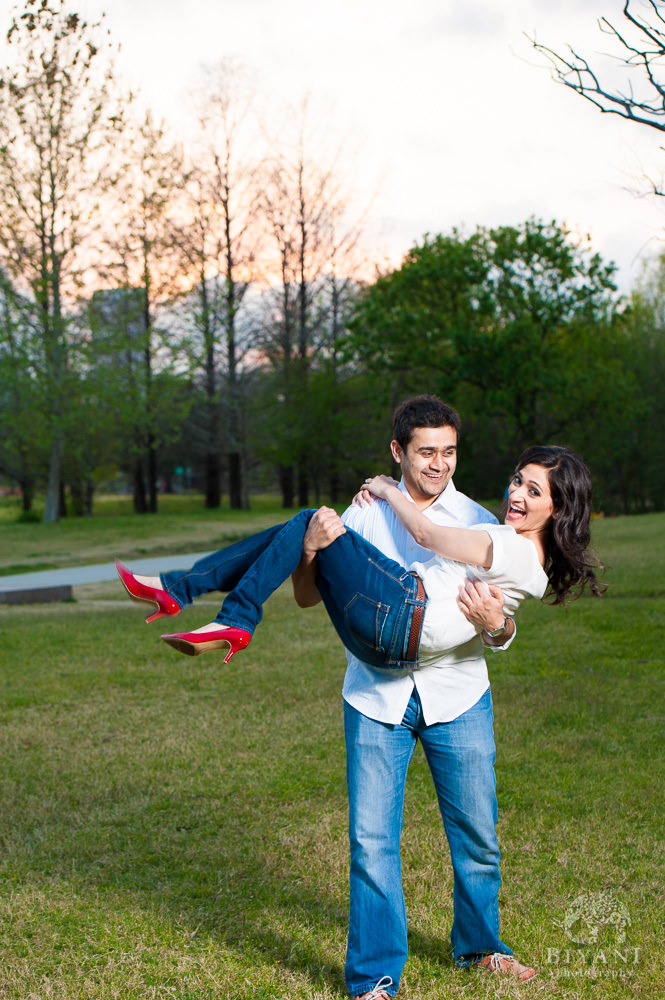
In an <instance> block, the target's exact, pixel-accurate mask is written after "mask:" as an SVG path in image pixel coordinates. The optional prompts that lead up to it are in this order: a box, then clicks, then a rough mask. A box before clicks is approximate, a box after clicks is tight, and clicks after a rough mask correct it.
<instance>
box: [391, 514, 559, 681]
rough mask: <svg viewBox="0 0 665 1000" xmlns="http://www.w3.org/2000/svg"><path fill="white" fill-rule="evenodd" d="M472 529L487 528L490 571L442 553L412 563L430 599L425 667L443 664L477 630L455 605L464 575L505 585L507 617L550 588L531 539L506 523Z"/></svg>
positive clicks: (422, 654)
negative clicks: (490, 553) (489, 547)
mask: <svg viewBox="0 0 665 1000" xmlns="http://www.w3.org/2000/svg"><path fill="white" fill-rule="evenodd" d="M471 530H474V531H485V532H487V534H488V535H489V536H490V538H491V539H492V566H491V568H490V569H488V570H485V569H482V568H481V567H480V566H467V565H465V564H464V563H458V562H452V561H451V560H449V559H444V558H443V557H442V556H438V555H433V556H432V557H431V558H430V559H428V560H427V561H426V562H414V563H412V564H411V566H410V567H409V569H410V570H412V571H413V572H414V573H417V574H418V576H419V577H420V579H421V580H422V581H423V584H424V587H425V592H426V594H427V598H428V600H427V606H426V608H425V618H424V621H423V628H422V633H421V637H420V651H419V654H418V662H419V665H420V666H421V667H435V666H444V665H445V664H447V663H448V656H449V653H450V650H451V649H454V648H455V647H457V646H462V645H463V644H464V643H466V642H469V640H471V639H473V638H474V636H475V635H476V634H477V633H478V631H479V629H477V628H476V627H475V626H473V625H472V624H471V622H469V621H467V619H466V618H465V617H464V615H463V614H462V612H461V611H460V609H459V606H458V604H457V595H458V592H459V587H460V585H461V584H462V583H463V582H464V580H465V578H469V577H470V578H474V579H478V580H482V581H484V582H485V583H488V584H490V583H492V584H496V585H497V586H499V587H501V589H502V590H503V593H504V598H505V601H504V613H505V614H506V615H513V614H514V613H515V611H516V610H517V608H518V607H519V605H520V603H521V602H522V601H523V600H524V598H525V597H537V598H540V597H542V596H543V594H544V593H545V590H546V588H547V576H546V575H545V571H544V570H543V568H542V566H541V565H540V562H539V560H538V553H537V551H536V546H535V545H534V544H533V542H531V541H529V539H528V538H525V537H524V536H523V535H518V534H517V532H516V531H515V530H514V529H513V528H511V527H510V525H507V524H505V525H499V524H482V525H481V524H479V525H474V526H473V528H472V529H471Z"/></svg>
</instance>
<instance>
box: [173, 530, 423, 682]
mask: <svg viewBox="0 0 665 1000" xmlns="http://www.w3.org/2000/svg"><path fill="white" fill-rule="evenodd" d="M314 513H315V511H314V510H302V511H300V513H299V514H296V515H295V517H292V518H291V520H290V521H287V523H286V524H279V525H276V526H275V527H274V528H268V529H267V530H266V531H262V532H261V533H260V534H258V535H253V536H252V537H251V538H246V539H243V540H242V541H240V542H236V543H235V544H233V545H230V546H229V547H228V548H226V549H220V550H219V552H213V553H212V554H211V555H209V556H205V557H204V558H203V559H200V560H199V561H198V562H196V563H195V564H194V565H193V566H192V568H191V569H189V570H184V571H178V572H173V573H164V574H162V576H161V580H162V585H163V587H164V589H165V590H166V591H167V592H168V593H169V594H170V595H171V597H173V598H174V599H175V600H176V601H177V602H178V604H180V606H181V607H182V606H184V605H186V604H191V602H192V601H193V600H194V599H195V598H197V597H199V596H200V595H201V594H207V593H210V591H213V590H221V591H230V593H228V594H227V596H226V598H225V599H224V602H223V604H222V607H221V609H220V611H219V614H218V615H217V616H216V619H215V620H216V621H218V622H220V623H223V624H225V625H234V626H236V627H237V628H243V629H245V630H246V631H247V632H253V631H254V629H255V628H256V626H257V625H258V623H259V622H260V621H261V618H262V615H263V604H264V602H265V601H266V600H267V599H268V598H269V597H270V595H271V594H272V593H273V591H275V590H276V589H277V587H279V586H280V584H282V583H283V582H284V581H285V580H287V579H288V578H289V576H290V575H291V573H293V571H294V570H295V569H296V567H297V565H298V563H299V562H300V559H301V556H302V544H303V538H304V536H305V532H306V530H307V526H308V524H309V522H310V520H311V518H312V515H313V514H314ZM317 563H318V569H317V579H316V582H317V586H318V588H319V591H320V593H321V597H322V599H323V603H324V604H325V607H326V610H327V612H328V614H329V616H330V619H331V621H332V623H333V625H334V627H335V630H336V631H337V634H338V635H339V637H340V638H341V640H342V642H343V643H344V645H345V646H346V647H347V649H350V650H351V652H352V653H354V654H355V655H356V656H357V657H359V659H361V660H363V661H364V662H365V663H370V664H373V665H374V666H378V667H383V668H388V669H398V670H403V669H405V668H406V667H415V665H416V663H415V662H414V661H408V660H407V659H406V654H407V647H408V643H409V635H410V631H411V623H412V619H413V612H414V609H415V608H416V607H423V605H424V601H423V600H419V599H418V598H417V596H416V593H417V579H416V577H415V576H413V574H411V573H409V572H408V571H407V570H405V569H404V567H403V566H401V565H400V564H399V563H397V562H395V561H394V560H393V559H389V558H388V557H387V556H384V555H383V553H381V552H380V551H379V550H378V549H377V548H375V546H373V545H372V544H371V543H370V542H367V541H366V540H365V539H364V538H362V537H361V536H360V535H358V534H357V533H356V532H355V531H351V530H350V529H347V530H346V532H345V533H344V534H343V535H340V536H339V538H337V539H335V541H334V542H332V543H331V544H330V545H329V546H328V547H327V548H325V549H321V551H320V552H319V553H318V560H317Z"/></svg>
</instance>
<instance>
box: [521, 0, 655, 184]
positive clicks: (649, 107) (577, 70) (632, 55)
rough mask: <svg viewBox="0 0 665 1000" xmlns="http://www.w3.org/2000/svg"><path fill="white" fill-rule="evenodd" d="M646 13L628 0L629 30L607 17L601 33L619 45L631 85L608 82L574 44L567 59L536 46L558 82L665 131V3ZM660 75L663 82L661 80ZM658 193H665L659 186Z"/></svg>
mask: <svg viewBox="0 0 665 1000" xmlns="http://www.w3.org/2000/svg"><path fill="white" fill-rule="evenodd" d="M641 5H642V8H643V9H646V13H644V12H636V11H635V7H636V6H637V5H636V3H634V2H633V0H626V2H625V3H624V6H623V16H624V18H625V19H626V22H627V31H626V32H623V31H620V30H619V29H618V28H616V27H615V26H614V25H613V24H612V23H611V22H610V21H609V20H608V19H607V18H606V17H603V18H601V19H600V21H599V26H600V30H601V31H602V32H603V33H604V34H606V35H608V36H609V37H610V38H612V39H613V40H614V41H615V42H618V45H619V51H620V60H621V62H622V65H623V67H624V69H625V71H626V85H625V87H619V86H617V85H615V84H614V82H605V81H604V80H603V79H601V74H600V73H599V72H598V71H597V70H596V69H594V68H593V67H592V66H591V65H590V63H589V62H588V60H587V59H586V58H585V57H584V56H582V55H580V54H579V53H578V52H576V51H575V49H573V48H572V47H571V46H568V54H567V55H561V54H560V53H557V52H554V51H553V50H552V49H550V48H548V47H547V46H546V45H541V44H540V43H538V42H536V41H535V39H531V43H532V45H533V47H534V49H536V51H537V52H540V53H542V54H543V55H545V56H546V57H547V59H548V61H549V62H550V65H551V66H552V71H553V76H554V79H555V80H556V81H557V82H558V83H561V84H563V85H564V86H565V87H569V88H570V89H571V90H573V91H574V92H575V93H576V94H579V95H580V96H581V97H584V98H585V99H586V100H587V101H589V102H590V103H591V104H593V105H594V106H595V107H596V108H598V109H599V111H601V112H602V113H603V114H610V115H618V116H619V117H621V118H625V119H627V120H628V121H631V122H635V123H636V124H638V125H646V126H647V127H649V128H654V129H656V130H657V131H659V132H664V131H665V76H663V75H662V74H663V57H665V16H664V13H665V4H663V3H662V2H660V0H641ZM659 77H660V79H659ZM653 190H654V193H655V194H658V195H662V194H665V191H663V190H661V189H660V187H659V186H658V185H657V184H653Z"/></svg>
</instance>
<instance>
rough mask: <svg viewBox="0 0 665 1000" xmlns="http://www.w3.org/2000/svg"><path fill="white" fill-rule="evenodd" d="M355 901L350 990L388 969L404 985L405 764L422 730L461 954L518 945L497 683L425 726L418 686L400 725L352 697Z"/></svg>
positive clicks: (461, 959) (348, 721) (348, 718)
mask: <svg viewBox="0 0 665 1000" xmlns="http://www.w3.org/2000/svg"><path fill="white" fill-rule="evenodd" d="M344 713H345V715H344V721H345V734H346V753H347V783H348V791H349V837H350V845H351V875H350V885H351V901H350V917H349V940H348V950H347V961H346V984H347V987H348V989H349V991H350V993H351V995H352V996H354V995H356V994H359V993H364V992H367V991H368V990H371V988H372V986H373V985H375V984H376V983H377V981H378V980H379V979H380V978H381V977H382V976H390V977H391V978H392V980H393V983H394V984H395V985H394V987H391V989H390V990H388V992H389V993H392V992H397V987H398V986H399V980H400V976H401V973H402V969H403V967H404V963H405V962H406V958H407V950H408V949H407V927H406V910H405V904H404V895H403V892H402V869H401V859H400V835H401V832H402V812H403V805H404V788H405V783H406V774H407V770H408V767H409V763H410V761H411V758H412V757H413V752H414V750H415V746H416V742H417V741H418V739H420V741H421V743H422V745H423V750H424V751H425V756H426V758H427V762H428V764H429V767H430V771H431V772H432V777H433V779H434V785H435V788H436V793H437V797H438V800H439V808H440V810H441V815H442V817H443V823H444V827H445V831H446V835H447V838H448V844H449V846H450V855H451V859H452V864H453V872H454V890H453V904H454V918H453V926H452V931H451V935H450V937H451V942H452V948H453V957H454V959H455V962H456V963H457V964H458V965H459V966H465V965H468V964H469V963H470V961H472V960H473V958H474V957H476V956H480V955H482V954H487V953H490V952H495V951H501V952H503V953H504V954H510V953H511V952H510V949H509V948H507V947H506V945H505V944H503V943H502V942H501V941H500V940H499V905H498V895H499V886H500V883H501V876H500V872H499V848H498V845H497V840H496V829H495V828H496V821H497V803H496V782H495V777H494V759H495V745H494V733H493V715H492V699H491V695H490V692H489V690H488V691H486V692H485V694H484V695H483V696H482V698H480V700H479V701H478V702H477V703H476V704H475V705H474V706H473V707H472V708H470V709H469V710H468V711H467V712H464V714H463V715H461V716H459V718H457V719H454V720H453V721H452V722H445V723H437V724H435V725H432V726H426V725H425V724H424V721H423V718H422V709H421V706H420V699H419V698H418V695H417V692H416V691H415V690H414V693H413V695H412V697H411V700H410V702H409V704H408V706H407V710H406V712H405V714H404V718H403V719H402V722H401V724H400V725H390V724H387V723H383V722H377V721H375V720H373V719H369V718H367V717H366V716H364V715H362V714H361V713H360V712H358V711H356V709H354V708H352V707H351V706H350V705H349V704H347V703H346V702H345V704H344Z"/></svg>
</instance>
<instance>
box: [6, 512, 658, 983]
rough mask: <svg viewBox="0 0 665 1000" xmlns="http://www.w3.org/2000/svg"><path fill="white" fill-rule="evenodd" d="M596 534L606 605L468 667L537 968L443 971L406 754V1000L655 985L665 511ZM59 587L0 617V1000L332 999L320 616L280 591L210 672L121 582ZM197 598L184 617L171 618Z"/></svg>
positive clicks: (337, 927)
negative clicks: (244, 642) (487, 702)
mask: <svg viewBox="0 0 665 1000" xmlns="http://www.w3.org/2000/svg"><path fill="white" fill-rule="evenodd" d="M281 517H282V515H281V514H280V512H279V510H278V508H277V506H276V505H275V506H274V508H273V509H269V508H268V507H267V508H266V509H265V510H261V511H259V512H258V513H256V514H252V515H247V514H242V515H240V514H231V513H230V512H227V513H226V514H221V515H220V514H219V513H217V514H216V515H212V516H211V515H209V514H207V513H205V512H202V511H196V510H188V509H186V505H182V506H181V507H180V508H179V509H177V510H174V511H165V512H164V513H163V514H159V515H157V516H156V517H154V518H133V517H131V516H130V515H128V514H126V513H123V512H122V511H116V512H110V513H108V515H107V516H105V517H100V518H99V519H96V518H95V519H93V520H91V521H88V522H80V521H79V522H77V523H74V522H71V523H70V524H68V525H58V526H48V527H47V526H41V525H26V524H15V523H14V522H13V520H11V518H9V517H7V518H5V520H4V521H1V519H0V543H2V546H3V548H2V551H3V555H2V557H1V558H0V564H1V565H2V566H4V567H5V572H6V571H7V569H6V567H9V566H14V567H17V566H22V567H23V566H25V567H28V566H32V568H36V565H35V564H37V563H39V562H40V561H41V563H42V564H46V565H65V564H66V562H67V561H69V562H70V563H75V562H77V561H80V562H97V561H101V560H102V559H109V558H111V557H112V556H113V555H116V554H119V555H122V556H123V557H124V558H126V559H127V560H128V561H130V563H131V557H132V555H136V554H139V553H141V554H144V553H150V554H157V553H159V554H164V553H165V552H169V551H174V550H175V542H176V541H177V542H178V545H177V547H178V548H182V549H183V550H184V551H187V550H190V551H193V550H197V549H203V548H208V547H211V546H212V545H214V544H216V542H218V541H219V540H220V538H221V537H223V536H225V535H227V534H228V535H229V536H230V537H233V532H236V533H241V532H243V531H246V530H251V528H252V525H255V526H256V528H257V530H258V529H259V528H261V527H263V526H264V524H268V523H274V522H275V521H277V520H280V519H281ZM103 522H106V528H103V527H100V525H101V524H102V523H103ZM594 530H595V540H596V545H597V547H598V549H599V551H600V552H601V555H602V556H603V557H604V559H605V561H606V562H607V563H609V564H610V565H611V567H612V569H611V572H610V573H609V574H608V579H610V580H611V582H612V586H611V589H610V591H609V592H608V594H607V595H606V596H605V597H604V598H603V599H602V600H593V599H590V598H588V599H583V600H582V601H579V602H578V603H576V604H573V605H571V606H570V608H569V609H568V610H555V609H552V608H547V607H544V606H541V605H539V604H537V603H536V602H534V601H532V602H530V603H528V604H527V605H526V606H525V607H524V608H523V609H522V611H521V612H520V626H519V637H518V640H517V641H516V643H515V644H514V647H513V649H512V650H511V651H510V652H509V653H508V654H494V655H492V656H491V657H490V669H491V676H492V686H493V694H494V702H495V716H496V734H497V745H498V760H497V783H498V794H499V813H500V818H499V839H500V844H501V848H502V855H503V864H502V867H503V880H504V881H503V888H502V893H501V913H502V936H503V938H504V940H506V941H507V942H509V943H510V944H511V946H512V947H513V948H514V950H515V952H516V954H517V955H518V957H520V958H522V959H523V960H528V961H529V962H531V963H533V964H535V965H537V967H538V970H539V975H538V978H537V979H536V980H534V981H533V982H531V983H529V984H524V985H519V984H516V983H513V982H506V981H503V980H500V981H497V980H496V979H494V978H492V977H490V976H487V975H482V974H479V973H477V972H461V971H459V970H457V969H456V968H455V967H454V966H453V964H452V959H451V955H450V948H449V944H448V933H449V928H450V921H451V912H452V907H451V871H450V864H449V859H448V855H447V848H446V843H445V839H444V836H443V832H442V827H441V820H440V817H439V814H438V810H437V806H436V802H435V797H434V792H433V788H432V784H431V779H430V776H429V772H428V770H427V767H426V764H425V762H424V757H423V755H422V753H417V754H416V757H415V759H414V762H413V765H412V768H411V773H410V777H409V782H408V790H407V801H406V809H405V829H404V838H403V862H404V884H405V892H406V898H407V907H408V911H409V924H410V947H411V954H410V958H409V962H408V964H407V967H406V970H405V974H404V977H403V980H402V986H401V989H400V994H399V996H400V998H408V1000H431V998H439V997H440V998H449V997H459V998H461V997H466V998H468V997H479V998H488V997H502V996H508V995H511V996H513V995H516V996H525V997H526V996H527V995H531V996H532V997H534V998H535V997H538V998H550V997H551V998H562V1000H563V998H578V997H581V998H587V997H588V998H595V1000H606V998H610V1000H612V998H619V997H622V998H623V997H635V998H638V997H639V998H640V1000H642V998H651V997H656V996H661V995H662V981H663V972H664V968H663V954H664V953H663V948H662V943H661V939H662V927H663V918H664V909H663V888H664V882H665V863H664V862H665V859H664V853H665V852H664V845H663V835H662V828H663V820H664V810H663V787H664V778H665V775H664V773H663V772H664V770H665V768H664V765H663V735H664V722H665V710H664V708H663V702H664V695H665V690H664V689H665V678H664V671H663V653H662V648H663V638H662V636H663V632H664V630H665V583H664V582H663V571H662V566H663V562H664V560H665V542H664V541H663V538H664V536H665V515H648V516H643V517H636V518H616V519H606V520H599V521H596V522H595V524H594ZM206 532H207V533H206ZM174 534H175V535H176V536H177V538H175V539H174V538H173V535H174ZM204 539H205V540H204ZM170 545H174V548H169V546H170ZM100 553H104V554H101V555H100ZM13 571H14V572H18V570H17V569H14V570H13ZM75 594H76V600H75V602H73V603H68V604H62V605H41V606H40V605H31V606H18V607H17V606H12V607H7V606H4V607H3V606H2V605H0V690H1V692H2V699H1V702H0V740H1V741H2V761H3V767H2V771H1V772H0V782H1V783H2V788H1V794H2V812H1V814H0V845H1V854H0V934H1V936H2V962H1V963H0V998H1V1000H37V998H38V1000H42V998H43V1000H47V998H48V1000H75V998H76V1000H111V998H113V1000H115V998H118V1000H139V998H141V1000H144V998H150V1000H152V998H155V1000H157V998H160V1000H162V998H172V1000H204V998H205V1000H211V998H225V1000H226V998H228V1000H261V998H275V1000H277V998H280V1000H281V998H283V1000H292V998H303V1000H341V998H343V997H345V996H346V992H345V989H344V981H343V961H344V947H345V937H346V908H347V844H346V796H345V786H344V748H343V739H342V722H341V720H342V711H341V700H340V690H341V683H342V677H343V663H342V655H341V650H340V645H339V642H338V640H337V638H336V636H335V634H334V632H333V630H332V627H331V626H330V624H329V623H328V621H327V619H326V617H325V614H324V613H323V612H322V610H321V609H320V608H314V609H310V610H309V611H306V612H303V611H298V610H297V608H296V607H295V605H294V604H293V601H292V599H291V596H290V592H289V588H288V587H286V586H285V587H283V588H282V589H281V590H280V591H279V592H278V593H277V594H276V595H275V596H274V597H273V598H272V599H271V601H270V602H269V604H268V606H267V609H266V615H265V623H264V624H263V625H262V626H261V628H260V629H259V630H258V632H257V634H256V637H255V639H254V640H253V642H252V645H251V646H250V647H249V649H248V650H247V651H244V652H241V653H239V654H238V655H237V656H235V657H234V659H233V660H232V661H231V663H230V664H228V665H227V666H224V664H223V662H222V658H221V656H218V655H216V654H208V655H206V656H202V657H197V658H196V659H193V658H189V657H184V656H180V655H178V653H176V652H175V651H174V650H171V649H169V648H168V647H167V646H165V645H164V644H163V643H161V642H160V640H159V633H160V631H162V629H161V628H160V625H161V622H156V623H154V624H153V625H151V626H146V625H145V623H144V621H143V618H144V614H142V612H141V609H140V608H138V607H137V606H136V605H134V604H132V603H131V602H129V601H127V600H126V599H125V598H124V597H123V591H122V588H121V587H120V585H119V584H100V585H87V586H85V587H80V588H76V591H75ZM201 605H205V606H201ZM216 606H217V602H216V601H214V600H208V601H205V602H203V601H201V602H199V605H198V606H197V607H195V608H189V609H186V610H185V611H184V612H183V615H182V616H181V619H179V621H181V622H182V627H183V628H188V627H196V626H197V625H198V624H202V623H203V622H204V621H206V620H208V619H209V618H210V617H211V616H212V615H211V612H212V610H213V608H216ZM578 911H579V913H580V914H581V919H579V920H575V917H576V914H577V913H578ZM612 915H614V917H615V918H621V919H622V920H623V923H624V925H626V924H627V925H626V926H624V927H623V932H624V934H623V939H622V934H621V929H619V931H618V930H617V927H616V926H614V925H611V924H610V923H608V920H609V918H610V917H612ZM584 916H586V922H585V921H584V919H582V918H583V917H584ZM628 921H629V923H627V922H628ZM594 934H595V935H596V940H595V941H594V940H593V936H594Z"/></svg>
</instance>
